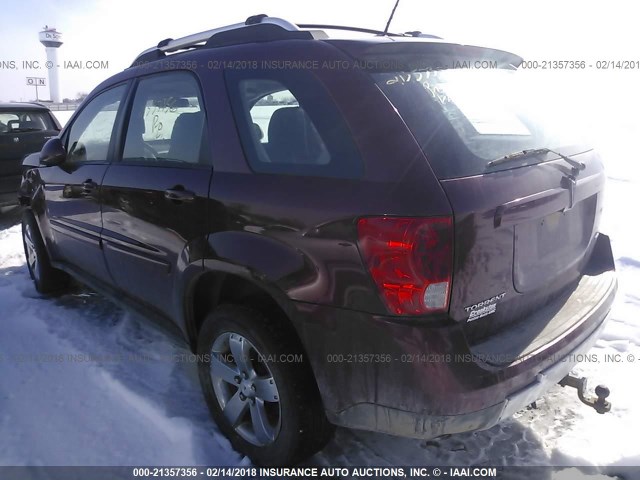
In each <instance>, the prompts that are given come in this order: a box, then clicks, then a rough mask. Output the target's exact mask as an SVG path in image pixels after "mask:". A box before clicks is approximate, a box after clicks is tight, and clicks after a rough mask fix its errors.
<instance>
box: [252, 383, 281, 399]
mask: <svg viewBox="0 0 640 480" xmlns="http://www.w3.org/2000/svg"><path fill="white" fill-rule="evenodd" d="M253 384H254V385H255V386H256V397H258V398H261V399H262V400H264V401H265V402H277V401H278V400H279V399H278V389H277V388H276V382H275V381H274V380H273V377H268V378H256V379H255V380H254V381H253Z"/></svg>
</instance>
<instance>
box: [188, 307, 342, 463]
mask: <svg viewBox="0 0 640 480" xmlns="http://www.w3.org/2000/svg"><path fill="white" fill-rule="evenodd" d="M274 320H275V321H274ZM277 320H278V319H267V318H266V317H264V316H263V315H262V314H260V313H259V312H256V311H255V310H252V309H249V308H246V307H242V306H237V305H222V306H220V307H218V308H217V309H215V310H214V311H213V312H212V313H210V314H209V316H208V317H207V318H206V319H205V321H204V324H203V325H202V329H201V330H200V334H199V338H198V349H197V350H198V357H199V359H200V361H199V364H198V373H199V377H200V384H201V386H202V391H203V393H204V396H205V399H206V401H207V405H208V406H209V410H210V411H211V415H212V416H213V418H214V420H215V421H216V423H217V424H218V427H219V428H220V430H221V431H222V432H223V433H224V434H225V435H226V436H227V438H228V439H229V440H230V441H231V444H232V445H233V447H234V448H235V449H236V450H237V451H239V452H241V453H243V454H245V455H247V456H248V457H249V458H250V459H251V460H252V461H253V462H254V463H255V464H256V465H292V464H296V463H298V462H300V461H302V460H304V459H305V458H307V457H309V456H311V455H313V454H314V453H316V452H317V451H319V450H321V449H322V448H323V447H324V446H325V445H326V444H327V442H328V441H329V440H330V439H331V437H332V435H333V432H334V430H335V428H334V427H333V425H331V424H330V423H329V422H328V421H327V419H326V416H325V414H324V409H323V406H322V401H321V400H320V393H319V392H318V388H317V386H316V383H315V381H314V378H313V373H312V371H311V368H310V367H309V364H308V363H307V361H306V359H304V357H303V352H302V348H301V346H300V343H299V340H298V339H297V337H296V336H295V334H293V332H292V331H291V329H290V328H287V326H286V325H284V324H281V323H278V321H277ZM232 338H233V339H235V340H232ZM239 339H240V340H239ZM225 341H228V345H229V347H230V348H231V343H232V342H236V343H235V344H236V345H238V344H239V342H242V343H241V344H243V345H249V347H250V348H248V349H247V350H246V352H250V353H248V354H247V356H246V357H245V358H250V365H249V371H250V372H251V371H252V372H253V373H250V374H249V378H245V379H242V378H240V379H239V378H238V376H235V377H233V378H235V380H234V381H235V383H240V385H236V384H233V383H231V382H229V381H228V380H227V381H225V380H223V379H222V376H216V380H215V381H214V380H212V374H211V367H212V362H216V358H217V359H219V361H222V362H223V363H224V364H225V365H230V366H231V367H232V368H233V369H237V370H238V371H239V372H241V371H242V370H243V369H242V368H240V367H238V365H237V364H235V361H236V360H235V358H234V357H233V356H229V357H227V356H226V355H224V348H222V346H223V345H224V344H225ZM247 341H248V342H247ZM214 346H215V348H216V352H218V353H222V354H223V356H220V355H217V356H214V355H212V351H213V349H214ZM243 351H244V350H243ZM289 354H293V355H298V356H299V357H297V358H296V360H299V359H300V358H303V361H282V360H283V357H282V355H289ZM260 358H261V359H262V360H263V361H262V362H261V361H259V359H260ZM290 358H291V357H289V359H290ZM278 359H280V360H281V361H278ZM254 367H255V368H254ZM252 368H254V369H253V370H251V369H252ZM227 373H229V372H227ZM256 373H257V374H258V377H253V378H255V379H256V380H257V382H265V381H266V380H267V379H273V380H274V382H275V390H273V391H272V390H269V391H268V392H267V391H266V390H264V391H265V392H266V393H267V394H266V395H262V394H261V392H263V388H264V385H265V384H264V383H262V384H258V383H257V382H256V384H255V385H260V386H259V388H258V390H256V389H255V388H254V389H253V392H254V393H253V395H255V397H251V391H250V389H249V388H247V387H254V386H255V385H254V384H253V383H251V381H252V380H251V376H252V375H253V374H256ZM214 384H215V385H216V387H214ZM272 384H273V382H272ZM270 388H273V387H270ZM216 389H217V390H216ZM234 389H235V390H234ZM225 392H227V393H225ZM242 392H248V393H247V396H246V397H245V400H243V401H242V402H245V403H242V405H245V404H246V405H247V406H245V407H244V410H242V411H244V413H243V414H242V416H239V417H238V418H239V419H244V421H241V422H238V423H237V424H236V426H234V425H233V424H232V423H231V421H230V420H229V419H228V418H227V416H228V415H225V413H224V412H223V407H222V405H221V401H220V400H219V398H221V397H224V396H225V395H227V394H228V396H229V398H228V399H227V403H226V405H227V406H230V405H232V401H233V400H234V397H236V396H238V398H240V399H241V398H242V395H241V394H242ZM274 392H275V393H277V395H273V393H274ZM270 395H271V396H272V397H275V398H277V402H276V401H273V398H271V401H262V399H261V396H262V397H263V398H268V397H269V396H270ZM235 400H236V402H235V405H241V403H239V401H238V400H237V399H235ZM261 401H262V404H261V405H263V406H264V407H263V408H262V411H263V412H265V415H266V417H263V418H268V420H269V422H268V423H269V428H270V429H271V432H272V433H273V437H274V438H275V439H273V440H272V441H267V442H263V443H262V444H257V443H256V441H257V442H260V439H259V438H258V437H260V435H259V434H258V433H256V432H257V431H258V430H259V429H256V428H255V425H256V423H255V421H254V420H253V418H254V417H253V414H254V412H255V411H254V410H253V409H254V408H257V406H256V404H258V407H259V406H260V402H261ZM276 403H277V406H276ZM278 407H279V408H278ZM258 424H260V423H259V422H258ZM278 425H279V426H278ZM269 428H265V429H262V431H263V432H264V431H266V430H269ZM252 436H253V437H255V438H253V440H251V438H250V437H252ZM262 438H265V437H264V434H263V436H262ZM266 438H270V437H266Z"/></svg>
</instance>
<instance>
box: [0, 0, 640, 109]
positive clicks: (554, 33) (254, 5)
mask: <svg viewBox="0 0 640 480" xmlns="http://www.w3.org/2000/svg"><path fill="white" fill-rule="evenodd" d="M394 1H395V0H384V1H379V0H378V1H372V0H369V1H366V0H365V1H362V0H356V1H353V0H352V1H348V0H321V1H316V2H306V1H301V0H272V1H264V0H263V1H257V0H233V1H230V2H218V1H212V0H202V1H200V0H180V1H178V0H154V1H140V2H136V1H134V0H20V1H10V0H2V8H1V11H2V15H1V17H0V26H1V27H2V29H1V30H0V101H1V100H4V101H6V100H21V99H22V100H28V99H33V98H34V97H35V91H34V89H33V87H28V86H27V85H26V81H25V77H28V76H39V77H46V76H47V70H46V67H45V66H44V62H45V60H46V55H45V50H44V47H43V46H42V45H40V43H39V41H38V32H39V31H40V30H41V29H42V27H44V25H49V26H54V27H56V28H57V29H58V30H59V31H60V32H62V33H63V41H64V45H63V46H62V47H61V48H60V49H59V52H58V58H59V60H60V64H61V65H63V63H62V62H63V61H71V62H77V61H82V62H83V63H84V62H86V61H87V60H99V61H107V62H108V64H109V68H108V69H101V70H96V71H92V70H87V69H77V70H72V69H62V70H61V71H60V73H59V76H60V88H61V95H62V97H63V98H64V97H75V96H76V94H77V93H78V92H89V91H91V90H92V89H93V88H94V87H95V86H96V85H97V84H98V83H99V82H100V81H102V80H103V79H105V78H107V77H108V76H110V75H112V74H114V73H116V72H118V71H121V70H122V69H124V68H126V67H127V66H128V65H129V64H130V63H131V62H132V61H133V59H134V58H135V57H136V55H137V54H138V53H139V52H140V51H141V50H144V49H145V48H148V47H150V46H152V45H154V44H156V43H157V42H158V41H159V40H161V39H164V38H167V37H172V38H177V37H180V36H184V35H188V34H190V33H194V32H198V31H202V30H208V29H211V28H214V27H216V26H220V25H225V24H229V23H236V22H239V21H243V20H244V19H245V18H246V17H248V16H250V15H254V14H258V13H267V14H269V15H272V16H279V17H282V18H286V19H287V20H290V21H293V22H295V23H331V24H343V25H357V26H362V27H369V28H377V29H382V28H384V25H385V22H386V20H387V17H388V16H389V13H390V12H391V9H392V7H393V3H394ZM637 18H638V17H637V15H636V13H635V5H634V3H633V2H624V1H615V0H614V1H609V2H602V1H599V2H595V1H584V0H582V1H577V0H562V1H558V0H537V1H535V2H526V3H525V2H518V1H497V0H487V1H477V0H450V1H447V2H442V1H438V2H436V1H428V0H401V1H400V6H399V7H398V10H397V12H396V15H395V17H394V20H393V23H392V25H391V28H390V30H391V31H408V30H421V31H423V32H430V33H434V34H437V35H440V36H443V37H445V38H447V39H451V40H455V41H462V42H467V43H473V44H481V45H489V46H494V47H499V48H502V49H505V50H510V51H513V52H515V53H518V54H520V55H521V56H523V57H525V58H536V59H546V58H548V59H557V60H572V59H576V60H581V59H585V60H592V61H596V60H600V59H615V60H627V59H629V60H640V29H638V28H637ZM24 60H27V61H31V60H38V61H39V62H40V65H41V70H39V71H38V70H31V71H30V70H24V69H22V68H21V66H22V61H24ZM11 61H14V62H15V63H16V67H17V69H9V68H7V63H8V62H11ZM620 77H621V78H622V79H623V81H624V82H625V83H627V84H631V83H633V84H636V85H637V84H638V80H640V70H636V72H635V73H628V72H627V73H626V74H625V75H624V76H622V75H620ZM40 95H41V96H42V97H43V98H48V89H45V91H44V92H42V90H41V91H40Z"/></svg>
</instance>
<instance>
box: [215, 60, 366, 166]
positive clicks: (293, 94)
mask: <svg viewBox="0 0 640 480" xmlns="http://www.w3.org/2000/svg"><path fill="white" fill-rule="evenodd" d="M227 77H228V80H230V82H229V85H230V93H231V98H232V104H233V109H234V115H235V118H236V123H237V126H238V130H239V132H240V137H241V140H242V143H243V148H244V150H245V154H246V156H247V160H248V161H249V164H250V166H251V168H252V169H253V170H254V171H256V172H263V173H284V174H292V175H310V176H324V177H341V178H359V177H360V176H362V171H363V167H362V161H361V159H360V156H359V152H358V151H357V149H356V146H355V144H354V142H353V140H352V138H351V134H350V132H349V129H348V128H347V126H346V124H345V121H344V119H343V118H342V116H341V115H340V113H339V112H338V110H337V109H336V107H335V105H334V104H333V103H332V102H331V99H330V98H329V97H328V95H327V93H326V91H325V90H324V87H323V86H322V85H321V84H320V83H319V81H318V80H317V79H316V78H315V77H314V76H312V75H311V74H309V72H299V71H278V72H272V71H268V72H257V73H256V71H255V70H254V71H251V72H228V73H227Z"/></svg>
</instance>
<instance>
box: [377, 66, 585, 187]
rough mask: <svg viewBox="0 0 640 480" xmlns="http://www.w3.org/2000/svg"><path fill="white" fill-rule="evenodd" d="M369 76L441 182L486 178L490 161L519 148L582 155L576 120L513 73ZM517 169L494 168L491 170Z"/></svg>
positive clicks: (466, 71) (455, 71)
mask: <svg viewBox="0 0 640 480" xmlns="http://www.w3.org/2000/svg"><path fill="white" fill-rule="evenodd" d="M373 76H374V79H375V81H376V83H377V84H378V86H379V87H380V88H381V89H382V91H383V92H384V93H385V94H386V95H387V97H388V98H389V99H390V100H391V102H392V103H393V104H394V106H395V107H396V108H397V109H398V111H399V113H400V115H402V117H403V118H404V120H405V122H406V123H407V125H408V126H409V128H410V129H411V130H412V132H413V133H414V136H415V137H416V138H417V139H418V141H419V142H420V144H421V145H422V147H423V149H424V150H425V153H426V154H427V157H428V158H429V161H430V163H431V164H432V167H433V168H434V170H435V172H436V174H437V175H438V177H439V178H441V179H442V178H453V177H460V176H469V175H476V174H479V173H484V172H485V171H487V163H488V161H490V160H494V159H497V158H500V157H504V156H505V155H509V154H512V153H514V152H518V151H522V150H529V149H537V148H543V147H547V148H553V149H561V150H562V149H563V148H564V150H563V151H562V153H564V154H567V155H571V154H574V153H579V151H582V150H580V147H577V146H576V145H579V144H581V143H582V142H581V141H580V139H579V138H578V135H577V134H576V132H572V131H571V130H572V125H573V122H572V121H570V120H569V118H568V117H567V116H566V115H565V114H562V113H560V111H559V108H558V107H557V105H556V104H555V103H554V101H553V94H552V93H549V92H548V91H546V90H545V89H543V88H542V87H539V86H538V85H536V84H532V82H531V81H529V79H528V78H521V77H522V74H521V73H520V72H517V71H516V70H513V69H482V70H481V69H469V68H459V69H448V70H431V71H414V72H385V73H374V74H373ZM538 87H539V88H538ZM460 140H461V141H462V142H460ZM566 149H568V150H566ZM521 165H522V163H518V162H513V163H509V164H499V165H495V166H494V167H493V168H491V169H490V171H496V170H504V169H508V168H514V167H517V166H521Z"/></svg>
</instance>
